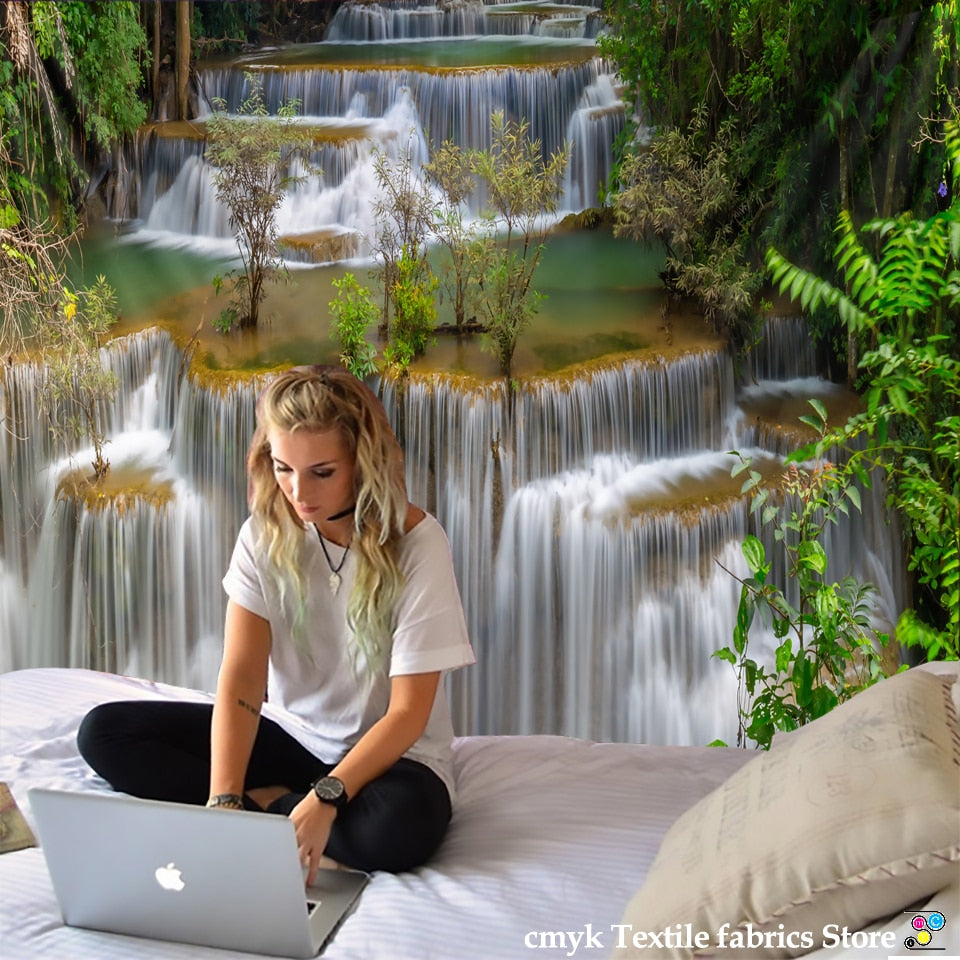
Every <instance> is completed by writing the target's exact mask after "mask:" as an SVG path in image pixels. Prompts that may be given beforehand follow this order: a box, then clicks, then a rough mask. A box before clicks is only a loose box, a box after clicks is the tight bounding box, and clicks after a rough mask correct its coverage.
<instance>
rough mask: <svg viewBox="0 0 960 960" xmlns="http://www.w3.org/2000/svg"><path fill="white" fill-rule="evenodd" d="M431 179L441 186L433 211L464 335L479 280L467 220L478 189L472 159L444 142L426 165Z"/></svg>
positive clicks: (455, 311)
mask: <svg viewBox="0 0 960 960" xmlns="http://www.w3.org/2000/svg"><path fill="white" fill-rule="evenodd" d="M423 170H424V173H426V175H427V177H428V179H429V180H430V181H431V182H432V183H434V184H436V185H437V187H439V189H440V194H441V197H442V202H441V205H440V206H438V207H437V208H436V209H435V210H434V211H433V229H434V232H435V233H436V236H437V239H438V240H439V242H440V243H441V244H442V245H443V246H444V247H445V248H446V250H447V252H448V253H449V255H450V270H449V277H450V279H449V281H448V283H447V289H448V291H449V293H450V294H451V299H452V300H453V315H454V320H455V322H456V325H457V332H458V333H463V330H464V324H465V323H466V314H467V302H468V297H469V295H470V290H471V287H472V284H473V282H474V280H475V278H474V276H473V272H472V267H473V264H474V261H473V259H472V258H471V257H470V249H471V247H472V246H473V244H474V243H475V241H476V232H475V230H474V229H473V228H471V227H470V226H469V225H468V223H467V220H466V217H465V205H466V201H467V199H468V198H469V197H470V195H471V194H472V193H473V191H474V190H475V189H476V180H475V178H474V176H473V164H472V162H471V155H470V153H469V152H468V151H466V150H463V149H462V148H461V147H460V146H459V144H456V143H454V142H453V141H451V140H447V141H444V143H442V144H441V145H440V147H439V148H438V149H437V150H436V152H435V153H434V155H433V159H432V160H430V161H429V162H428V163H425V164H424V165H423Z"/></svg>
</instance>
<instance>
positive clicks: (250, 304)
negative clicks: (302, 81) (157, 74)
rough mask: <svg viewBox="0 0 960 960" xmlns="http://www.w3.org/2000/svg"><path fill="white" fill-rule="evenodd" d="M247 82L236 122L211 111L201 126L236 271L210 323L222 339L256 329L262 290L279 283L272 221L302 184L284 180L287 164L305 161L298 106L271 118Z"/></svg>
mask: <svg viewBox="0 0 960 960" xmlns="http://www.w3.org/2000/svg"><path fill="white" fill-rule="evenodd" d="M246 78H247V82H248V84H249V87H250V93H249V95H248V96H247V98H246V99H245V100H244V101H243V103H242V104H241V105H240V108H239V110H238V113H237V115H236V116H230V115H228V114H227V113H225V112H224V109H223V106H224V105H223V103H218V104H216V106H217V112H216V113H215V114H214V115H213V117H211V118H210V120H208V121H207V146H206V158H207V160H208V161H209V162H210V163H211V164H213V166H214V167H215V168H216V171H215V173H214V182H215V184H216V188H217V198H218V199H219V200H220V202H221V203H224V204H226V205H227V206H228V207H229V209H230V222H231V225H232V226H233V227H234V229H235V230H236V234H237V248H238V249H239V251H240V259H241V261H242V265H243V269H242V271H241V272H240V273H239V275H235V274H234V276H235V280H236V283H235V286H234V291H233V300H232V301H231V304H230V307H228V308H227V310H225V311H223V312H221V314H220V317H219V319H218V320H217V321H216V323H215V325H216V326H217V328H218V329H220V330H221V331H223V330H229V329H230V328H231V327H233V326H234V323H236V325H238V326H240V327H255V326H256V325H257V322H258V320H259V316H260V305H261V303H262V302H263V299H264V298H265V297H266V289H265V288H266V284H267V283H268V282H270V281H271V280H275V279H277V278H278V277H281V276H282V275H283V271H282V261H281V260H280V258H279V256H278V254H277V221H276V214H277V210H278V209H279V207H280V204H281V203H282V202H283V192H284V190H285V189H287V188H288V187H290V186H292V185H293V184H295V183H297V182H298V181H299V180H300V179H301V178H300V177H299V176H298V175H296V174H294V173H292V172H291V169H292V164H293V162H294V161H295V160H297V159H300V160H304V159H305V158H306V157H307V156H308V153H309V150H310V147H311V145H312V143H311V140H310V137H309V135H308V134H306V133H305V132H304V131H303V130H301V129H300V128H299V127H298V126H297V125H296V123H295V121H294V117H295V115H296V112H297V109H298V106H299V102H298V101H288V102H287V103H285V104H283V105H282V106H281V107H280V109H279V110H278V112H277V113H276V114H270V112H269V111H268V110H267V107H266V105H265V104H264V102H263V91H262V86H261V83H260V79H259V77H257V76H256V75H255V74H252V73H247V74H246Z"/></svg>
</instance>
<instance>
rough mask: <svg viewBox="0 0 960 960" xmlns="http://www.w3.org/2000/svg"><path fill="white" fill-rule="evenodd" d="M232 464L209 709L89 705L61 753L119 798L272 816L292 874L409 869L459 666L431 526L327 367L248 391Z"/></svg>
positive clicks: (461, 640)
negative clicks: (240, 462) (271, 709)
mask: <svg viewBox="0 0 960 960" xmlns="http://www.w3.org/2000/svg"><path fill="white" fill-rule="evenodd" d="M247 471H248V476H249V497H250V508H251V516H250V517H249V519H248V520H247V521H246V522H245V523H244V525H243V527H242V528H241V530H240V534H239V537H238V539H237V543H236V547H235V549H234V553H233V558H232V560H231V562H230V567H229V569H228V571H227V573H226V576H225V577H224V580H223V584H224V588H225V590H226V592H227V595H228V597H229V600H228V603H227V613H226V622H225V629H224V650H223V661H222V664H221V667H220V675H219V679H218V683H217V694H216V700H215V703H214V704H213V705H212V707H211V705H209V704H194V703H170V702H136V703H129V702H127V703H110V704H103V705H101V706H100V707H97V708H95V709H94V710H92V711H91V712H90V713H89V714H88V715H87V717H86V718H85V719H84V721H83V723H82V725H81V728H80V733H79V737H78V741H79V746H80V751H81V753H82V754H83V756H84V758H85V759H86V760H87V762H88V763H89V764H90V765H91V766H92V767H93V768H94V769H95V770H96V771H97V772H98V773H99V774H100V775H101V776H103V777H104V778H105V779H106V780H107V781H108V782H109V783H110V784H111V785H112V786H113V787H114V788H115V789H118V790H123V791H125V792H128V793H132V794H134V795H137V796H144V797H150V798H153V799H161V800H175V801H180V802H184V803H204V802H206V804H207V805H208V806H210V807H220V808H225V809H244V808H245V809H251V810H266V811H269V812H271V813H281V814H286V815H288V816H289V817H290V818H291V820H292V821H293V823H294V825H295V827H296V835H297V843H298V846H299V850H300V856H301V860H302V862H303V863H304V864H306V865H307V867H308V876H307V881H308V883H310V882H312V881H313V877H314V873H315V871H316V869H317V865H318V863H319V862H320V859H321V857H322V856H326V857H327V858H330V859H332V860H334V861H337V862H339V863H342V864H344V865H346V866H349V867H354V868H357V869H362V870H377V869H380V870H391V871H399V870H406V869H410V868H412V867H415V866H418V865H419V864H421V863H423V862H425V861H426V860H427V859H428V858H429V857H430V855H431V854H432V853H433V851H434V850H435V849H436V847H437V846H438V845H439V843H440V840H441V839H442V837H443V834H444V832H445V830H446V827H447V824H448V822H449V820H450V815H451V797H452V794H453V776H452V761H451V749H450V744H451V740H452V737H453V730H452V725H451V722H450V716H449V712H448V709H447V705H446V700H445V696H444V692H443V687H442V684H441V678H442V675H443V673H444V672H445V671H447V670H452V669H456V668H458V667H461V666H465V665H467V664H470V663H473V662H474V658H473V652H472V650H471V647H470V642H469V639H468V637H467V631H466V626H465V624H464V619H463V611H462V608H461V606H460V598H459V594H458V592H457V586H456V581H455V578H454V574H453V568H452V563H451V557H450V548H449V544H448V543H447V540H446V537H445V535H444V533H443V530H442V528H441V527H440V525H439V524H438V523H437V521H436V520H435V519H434V518H433V517H431V516H430V515H429V514H426V513H424V511H423V510H421V509H419V508H418V507H415V506H413V505H412V504H410V503H409V502H408V501H407V497H406V487H405V483H404V477H403V462H402V457H401V454H400V448H399V445H398V444H397V441H396V438H395V437H394V435H393V432H392V431H391V429H390V426H389V423H388V422H387V417H386V414H385V412H384V410H383V406H382V405H381V404H380V401H379V400H378V399H377V398H376V396H375V395H374V394H373V393H372V392H371V391H370V390H369V389H368V388H367V387H366V386H364V385H363V384H362V383H361V382H360V381H359V380H357V379H356V378H355V377H353V376H352V375H351V374H349V373H347V372H346V371H345V370H342V369H340V368H338V367H297V368H295V369H293V370H290V371H288V372H286V373H284V374H281V375H280V376H278V377H277V378H276V379H274V380H273V381H272V382H271V383H270V384H269V385H268V387H267V388H266V390H265V391H264V392H263V394H262V395H261V397H260V399H259V401H258V403H257V426H256V430H255V432H254V436H253V441H252V443H251V445H250V451H249V454H248V457H247ZM265 690H266V691H267V694H266V695H267V698H268V699H269V700H270V702H271V704H276V705H278V706H280V707H282V708H284V709H285V710H286V714H285V715H284V727H285V728H286V729H284V728H282V727H281V726H280V725H278V724H277V723H275V722H273V721H272V720H270V719H267V718H263V717H261V716H260V710H261V706H262V702H263V700H264V691H265ZM290 730H294V731H295V732H296V736H293V735H292V734H291V733H290V732H289V731H290ZM308 747H309V748H308Z"/></svg>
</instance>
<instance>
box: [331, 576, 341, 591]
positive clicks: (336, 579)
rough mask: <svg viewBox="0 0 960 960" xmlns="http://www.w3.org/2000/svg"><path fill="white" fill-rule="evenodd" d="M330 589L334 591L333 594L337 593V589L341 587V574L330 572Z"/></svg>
mask: <svg viewBox="0 0 960 960" xmlns="http://www.w3.org/2000/svg"><path fill="white" fill-rule="evenodd" d="M330 589H331V590H332V591H333V595H334V596H336V595H337V591H338V590H339V589H340V574H339V573H331V574H330Z"/></svg>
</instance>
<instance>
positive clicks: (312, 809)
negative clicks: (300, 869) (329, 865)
mask: <svg viewBox="0 0 960 960" xmlns="http://www.w3.org/2000/svg"><path fill="white" fill-rule="evenodd" d="M336 817H337V808H336V807H335V806H333V805H332V804H329V803H321V802H320V801H319V800H318V799H317V798H316V796H315V794H314V793H313V791H312V790H311V791H310V792H309V793H308V794H307V795H306V796H305V797H304V798H303V799H302V800H301V801H300V802H299V803H298V804H297V805H296V806H295V807H294V808H293V810H291V811H290V819H291V820H292V821H293V825H294V827H295V828H296V831H297V849H298V851H299V853H300V862H301V863H302V864H305V865H306V867H307V886H308V887H309V886H312V885H313V880H314V877H315V876H316V873H317V865H318V864H319V862H320V858H321V857H322V856H323V851H324V850H325V849H326V847H327V841H328V840H329V839H330V828H331V827H332V826H333V821H334V820H335V819H336Z"/></svg>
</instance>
